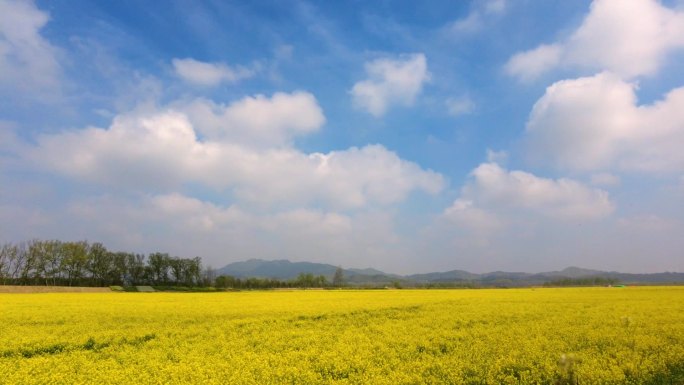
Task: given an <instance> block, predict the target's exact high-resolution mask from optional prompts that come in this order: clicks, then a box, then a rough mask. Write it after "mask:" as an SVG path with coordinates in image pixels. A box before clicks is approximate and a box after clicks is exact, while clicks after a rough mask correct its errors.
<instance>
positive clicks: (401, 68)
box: [351, 53, 430, 117]
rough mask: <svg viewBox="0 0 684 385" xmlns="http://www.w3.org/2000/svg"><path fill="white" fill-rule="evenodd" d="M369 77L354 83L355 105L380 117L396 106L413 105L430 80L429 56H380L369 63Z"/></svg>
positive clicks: (367, 66)
mask: <svg viewBox="0 0 684 385" xmlns="http://www.w3.org/2000/svg"><path fill="white" fill-rule="evenodd" d="M366 73H367V74H368V77H369V78H368V79H366V80H363V81H360V82H358V83H356V84H354V87H353V88H352V90H351V94H352V98H353V102H354V105H356V106H357V107H358V108H362V109H364V110H366V111H368V112H369V113H370V114H371V115H373V116H375V117H380V116H382V115H384V114H385V112H387V109H388V108H389V107H390V106H392V105H401V106H407V107H408V106H412V105H413V104H414V103H415V100H416V97H417V96H418V94H419V93H420V91H421V90H422V88H423V84H424V83H425V82H427V81H428V80H429V79H430V73H429V72H428V69H427V60H426V59H425V55H423V54H422V53H421V54H413V55H404V56H401V57H399V58H398V59H377V60H374V61H372V62H370V63H366Z"/></svg>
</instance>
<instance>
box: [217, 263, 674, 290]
mask: <svg viewBox="0 0 684 385" xmlns="http://www.w3.org/2000/svg"><path fill="white" fill-rule="evenodd" d="M336 269H337V267H336V266H334V265H330V264H326V263H314V262H290V261H288V260H286V259H281V260H275V261H267V260H263V259H250V260H247V261H241V262H234V263H230V264H228V265H226V266H224V267H222V268H220V269H218V270H217V275H231V276H233V277H238V278H249V277H257V278H276V279H280V280H290V279H294V278H297V276H298V275H299V274H302V273H311V274H313V275H324V276H326V277H327V278H328V279H329V280H332V277H333V275H334V274H335V270H336ZM344 277H345V281H346V282H347V283H348V284H351V285H376V286H384V285H390V284H394V283H400V284H402V285H406V286H410V285H416V284H421V285H422V284H449V283H452V284H469V285H470V284H472V285H474V286H529V285H541V284H544V283H545V282H549V281H557V280H561V279H566V278H567V279H581V278H592V277H601V278H611V279H617V280H619V281H620V282H622V283H682V282H684V273H671V272H665V273H654V274H629V273H618V272H614V271H611V272H608V271H600V270H591V269H584V268H581V267H575V266H571V267H567V268H565V269H563V270H560V271H549V272H543V273H536V274H530V273H524V272H506V271H493V272H490V273H484V274H474V273H470V272H468V271H464V270H450V271H444V272H433V273H425V274H410V275H404V276H402V275H396V274H387V273H385V272H383V271H380V270H378V269H373V268H365V269H356V268H349V269H344Z"/></svg>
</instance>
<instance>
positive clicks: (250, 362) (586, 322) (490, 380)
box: [0, 287, 684, 384]
mask: <svg viewBox="0 0 684 385" xmlns="http://www.w3.org/2000/svg"><path fill="white" fill-rule="evenodd" d="M0 383H2V384H188V383H196V384H326V383H341V384H424V383H425V384H574V383H577V384H682V383H684V287H628V288H582V289H508V290H377V291H356V290H350V291H342V290H340V291H336V290H331V291H313V290H311V291H271V292H264V291H262V292H232V293H179V294H171V293H51V294H0Z"/></svg>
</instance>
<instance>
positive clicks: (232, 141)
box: [0, 0, 684, 273]
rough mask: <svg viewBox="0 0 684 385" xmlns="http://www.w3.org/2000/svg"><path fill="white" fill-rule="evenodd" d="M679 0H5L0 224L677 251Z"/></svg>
mask: <svg viewBox="0 0 684 385" xmlns="http://www.w3.org/2000/svg"><path fill="white" fill-rule="evenodd" d="M683 63H684V2H682V1H680V0H676V1H675V0H671V1H654V0H634V1H630V2H625V1H621V0H597V1H572V2H544V1H523V0H519V1H515V0H481V1H472V2H468V1H462V2H448V1H430V2H420V3H418V2H413V1H403V2H402V1H377V2H364V1H347V2H342V1H339V2H306V1H279V2H270V1H263V2H247V3H245V2H229V1H169V2H165V3H164V4H163V5H162V4H161V3H159V2H152V1H117V2H104V1H103V2H92V1H36V2H30V1H14V0H0V241H2V242H18V241H22V240H28V239H32V238H42V239H50V238H58V239H63V240H80V239H88V240H91V241H101V242H103V243H105V245H107V246H108V247H109V248H111V249H115V250H127V251H136V252H151V251H166V252H169V253H171V254H174V255H179V256H195V255H199V256H201V257H203V260H204V261H205V263H206V264H210V265H213V266H214V267H220V266H222V265H224V264H226V263H229V262H233V261H237V260H244V259H247V258H264V259H281V258H287V259H290V260H309V261H316V262H327V263H333V264H336V265H342V266H344V267H366V266H372V267H376V268H380V269H383V270H386V271H389V272H396V273H406V272H414V271H416V272H426V271H433V270H449V269H465V270H470V271H474V272H484V271H493V270H518V271H521V270H522V271H530V272H535V271H544V270H553V269H562V268H564V267H566V266H569V265H579V266H583V267H588V268H597V269H608V270H619V271H627V272H640V271H647V272H652V271H666V270H667V271H684V262H683V261H684V258H682V254H681V250H682V249H684V239H683V238H684V237H681V234H682V233H683V230H684V204H683V203H684V152H683V151H682V148H684V113H683V112H682V111H684V88H683V87H684V71H682V70H681V68H682V64H683Z"/></svg>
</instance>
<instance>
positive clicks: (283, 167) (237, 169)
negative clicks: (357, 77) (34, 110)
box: [26, 94, 444, 208]
mask: <svg viewBox="0 0 684 385" xmlns="http://www.w3.org/2000/svg"><path fill="white" fill-rule="evenodd" d="M290 96H292V97H295V98H296V97H297V94H293V95H290ZM282 97H283V98H285V97H286V95H282ZM305 98H308V97H305ZM255 100H256V102H255ZM275 100H276V98H275V97H274V98H273V99H272V100H271V101H267V100H261V99H253V98H248V99H245V100H243V101H242V102H239V103H237V104H235V105H231V106H229V107H227V108H225V111H230V110H231V109H232V108H236V109H237V110H238V111H241V112H244V113H247V112H249V113H251V114H253V115H254V116H255V120H256V121H255V122H250V121H247V120H245V121H241V120H240V119H228V120H227V121H229V122H231V123H235V122H237V123H235V125H234V126H226V127H225V129H227V130H231V129H234V130H245V129H249V128H252V129H256V128H259V127H262V125H263V124H266V123H264V121H263V120H262V119H263V118H264V117H269V116H270V117H271V118H273V117H275V119H276V120H278V119H282V120H283V121H280V122H278V124H279V126H278V127H277V128H278V129H283V130H286V131H287V130H290V129H291V128H292V127H304V128H306V127H309V126H308V124H309V123H311V122H310V121H305V124H304V125H303V126H298V124H300V123H301V121H300V120H299V119H301V117H299V116H296V114H290V113H283V111H282V106H281V105H280V104H278V103H277V102H274V101H275ZM243 103H246V105H247V106H248V107H244V104H243ZM251 103H256V105H255V106H253V105H251ZM294 105H295V106H296V105H297V103H294ZM234 106H236V107H234ZM243 109H246V111H243ZM295 110H296V108H295ZM227 114H228V115H230V114H231V113H227ZM237 115H238V116H242V115H240V113H238V114H237ZM245 116H247V115H245ZM269 119H270V118H267V119H266V120H269ZM250 124H252V126H251V127H250V126H249V125H250ZM266 126H268V127H269V129H273V127H271V126H270V125H269V124H266ZM216 127H217V128H220V125H219V124H217V126H216ZM276 132H277V130H276ZM37 143H38V144H37V146H35V147H33V148H31V149H29V150H28V151H27V152H26V156H28V157H29V158H30V159H31V160H32V161H33V162H34V164H37V165H38V166H39V167H43V168H49V169H53V170H55V171H58V172H60V173H62V174H65V175H69V176H71V177H74V178H77V179H82V180H88V181H95V182H97V183H101V184H104V185H107V186H114V187H118V188H124V189H132V190H134V191H158V192H165V191H175V189H177V188H179V187H180V186H182V185H183V184H184V183H190V182H192V183H199V184H201V185H204V186H208V187H210V188H212V189H215V190H217V191H232V193H233V195H234V196H235V197H236V198H237V199H238V200H239V201H241V202H246V203H250V204H257V205H264V206H274V205H276V206H277V205H282V206H288V207H289V206H298V207H299V206H301V205H325V206H327V207H333V208H360V207H367V206H369V205H373V204H377V205H389V204H394V203H398V202H400V201H402V200H403V199H405V198H406V197H407V195H408V194H409V193H411V192H412V191H415V190H422V191H426V192H428V193H437V192H439V191H440V190H441V188H442V186H443V184H444V181H443V178H442V176H441V175H439V174H437V173H435V172H432V171H429V170H423V169H421V168H420V167H419V166H418V165H416V164H414V163H412V162H408V161H405V160H403V159H401V158H399V157H398V156H397V155H396V154H395V153H393V152H391V151H388V150H387V149H385V148H384V147H383V146H381V145H370V146H366V147H363V148H354V147H353V148H350V149H347V150H343V151H332V152H329V153H326V154H323V153H311V154H306V153H303V152H301V151H299V150H297V149H295V148H293V147H291V146H288V145H285V144H277V145H276V144H274V146H272V147H268V146H262V147H259V146H253V145H250V144H245V143H243V142H240V141H232V140H230V137H229V136H219V137H218V139H214V138H213V137H211V136H207V137H205V138H203V139H200V138H199V137H198V135H197V132H196V128H195V127H194V126H193V124H192V119H190V118H188V116H186V115H185V114H183V113H181V112H179V111H176V110H173V109H170V110H165V111H153V112H144V113H133V114H129V115H122V116H118V117H117V118H115V119H114V121H113V123H112V125H111V126H110V127H109V128H107V129H102V128H94V127H91V128H87V129H84V130H72V131H67V132H64V133H60V134H49V135H47V134H46V135H42V136H40V137H38V139H37Z"/></svg>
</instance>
